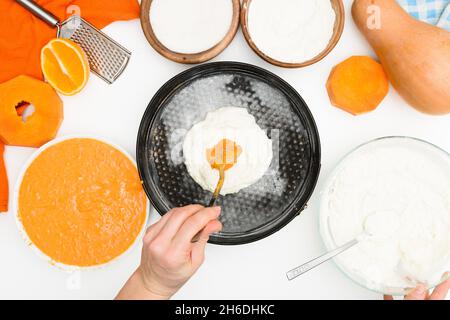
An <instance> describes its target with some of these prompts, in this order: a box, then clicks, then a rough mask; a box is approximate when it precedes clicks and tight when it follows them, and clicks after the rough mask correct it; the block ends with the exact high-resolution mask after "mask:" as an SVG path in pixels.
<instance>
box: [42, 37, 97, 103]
mask: <svg viewBox="0 0 450 320" xmlns="http://www.w3.org/2000/svg"><path fill="white" fill-rule="evenodd" d="M41 68H42V73H43V74H44V77H45V79H46V80H47V81H48V83H49V84H50V85H51V86H52V87H53V88H54V89H55V90H56V91H58V92H59V93H61V94H63V95H66V96H71V95H74V94H76V93H78V92H80V91H81V90H82V89H83V88H84V87H85V85H86V83H87V81H88V78H89V63H88V60H87V57H86V54H85V53H84V51H83V49H81V47H80V46H79V45H78V44H76V43H75V42H73V41H71V40H68V39H60V38H56V39H52V40H50V41H49V43H47V44H46V45H45V46H44V47H43V48H42V50H41Z"/></svg>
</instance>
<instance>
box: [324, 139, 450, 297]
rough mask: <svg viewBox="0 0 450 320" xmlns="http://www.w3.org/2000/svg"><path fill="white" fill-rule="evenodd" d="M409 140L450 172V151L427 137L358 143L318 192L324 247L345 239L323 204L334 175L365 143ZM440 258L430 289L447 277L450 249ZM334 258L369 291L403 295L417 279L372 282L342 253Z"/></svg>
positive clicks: (340, 267)
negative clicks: (337, 236)
mask: <svg viewBox="0 0 450 320" xmlns="http://www.w3.org/2000/svg"><path fill="white" fill-rule="evenodd" d="M408 142H409V143H411V142H414V143H416V144H418V145H420V146H422V147H424V148H428V149H429V150H430V155H431V156H433V152H434V154H435V155H436V159H440V160H441V161H442V163H443V164H444V165H443V168H444V171H445V170H449V172H450V155H449V153H448V152H446V151H445V150H443V149H440V148H439V147H437V146H435V145H433V144H431V143H428V142H426V141H423V140H419V139H415V138H410V137H383V138H379V139H375V140H372V141H370V142H368V143H365V144H363V145H360V146H359V147H357V148H355V149H354V150H352V151H351V152H350V153H348V154H347V155H346V156H345V157H344V158H343V159H342V160H341V161H340V162H339V164H338V165H337V167H336V168H335V169H334V170H333V172H332V173H331V175H330V176H329V177H328V179H327V181H326V183H325V187H324V188H323V191H322V193H321V200H320V213H319V224H320V234H321V237H322V240H323V242H324V244H325V247H326V249H327V250H333V249H335V248H336V247H338V246H340V245H342V244H344V243H337V241H336V240H335V237H334V235H333V232H332V228H331V226H330V217H329V213H328V208H326V206H327V205H328V201H327V200H328V197H327V194H328V192H329V191H330V190H332V189H331V188H333V187H334V186H333V185H334V182H335V178H336V177H337V175H338V174H339V173H340V172H341V170H343V169H344V168H346V166H347V164H348V162H349V161H350V159H352V158H353V157H355V156H356V155H359V154H360V153H361V152H364V150H366V149H367V148H368V147H373V146H374V145H375V146H376V145H377V144H380V143H381V144H383V143H388V144H392V145H398V146H400V147H402V146H403V147H404V146H405V145H407V143H408ZM441 157H442V158H441ZM447 161H448V162H447ZM446 162H447V164H448V166H447V164H446ZM448 214H449V215H450V209H449V210H448ZM400 228H401V227H400ZM356 246H358V245H356ZM352 249H354V248H351V249H349V251H351V250H352ZM442 260H443V263H442V264H439V267H438V268H437V269H438V270H435V271H434V272H433V274H432V275H429V276H428V277H427V280H426V281H425V283H424V284H425V285H426V286H427V287H428V288H429V289H431V288H433V287H435V286H437V285H439V284H440V283H442V282H444V281H445V280H447V279H448V278H449V277H450V276H449V275H448V274H447V275H446V276H445V277H443V274H444V273H445V272H446V271H449V270H450V252H448V253H447V255H445V256H444V257H443V259H442ZM333 261H334V262H335V263H336V265H337V266H338V268H339V269H340V270H341V271H342V272H343V273H344V274H345V275H346V276H347V277H349V278H350V279H351V280H353V281H354V282H356V283H358V284H359V285H361V286H363V287H365V288H367V289H369V290H372V291H375V292H378V293H381V294H386V295H395V296H401V295H406V294H407V293H408V292H409V291H410V290H411V288H412V287H414V286H415V285H416V284H418V282H419V281H417V280H415V279H410V278H405V279H408V280H407V281H408V282H409V283H410V285H405V286H388V285H386V284H383V283H379V282H374V281H373V280H370V279H368V278H365V277H364V275H362V274H360V273H357V271H355V270H352V269H351V268H350V267H348V263H344V262H343V259H342V256H337V257H335V258H334V259H333ZM445 261H446V262H445ZM405 282H406V280H405ZM422 282H423V281H422Z"/></svg>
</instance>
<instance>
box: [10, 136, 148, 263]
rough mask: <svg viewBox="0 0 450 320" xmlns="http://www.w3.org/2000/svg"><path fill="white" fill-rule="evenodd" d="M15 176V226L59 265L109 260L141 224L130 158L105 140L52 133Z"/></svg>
mask: <svg viewBox="0 0 450 320" xmlns="http://www.w3.org/2000/svg"><path fill="white" fill-rule="evenodd" d="M18 181H19V182H18V184H17V187H16V190H15V208H16V220H17V225H18V227H19V230H20V231H21V233H22V235H23V236H24V238H25V240H26V242H27V243H28V244H29V245H30V246H31V247H32V248H33V249H35V251H36V252H37V253H38V254H39V255H40V256H42V257H44V258H45V259H46V260H47V261H49V262H50V263H51V264H53V265H56V266H59V267H62V268H63V269H73V268H91V267H99V266H104V265H105V264H109V263H110V262H112V261H113V260H115V259H117V258H118V257H120V256H122V255H123V254H124V253H125V252H127V251H128V250H129V249H131V247H132V246H133V245H134V244H135V243H136V242H137V241H136V240H137V239H138V238H140V237H141V236H142V233H143V231H144V228H145V225H146V223H147V216H148V208H149V205H148V200H147V197H146V195H145V192H144V190H143V188H142V184H141V180H140V178H139V174H138V171H137V168H136V163H135V161H134V160H133V158H132V157H131V156H129V155H128V154H127V153H126V152H125V151H124V150H123V149H121V148H120V147H119V146H117V145H114V144H111V143H109V142H106V141H104V140H99V139H96V138H89V137H66V138H60V139H56V140H54V141H52V142H50V143H48V144H46V145H44V146H43V147H42V148H40V149H39V150H38V151H37V152H36V153H35V154H34V155H33V156H32V157H31V159H30V160H29V161H28V163H27V164H26V165H25V167H24V169H23V171H22V173H21V175H20V177H19V180H18Z"/></svg>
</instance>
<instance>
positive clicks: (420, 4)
mask: <svg viewBox="0 0 450 320" xmlns="http://www.w3.org/2000/svg"><path fill="white" fill-rule="evenodd" d="M397 2H398V3H399V4H400V5H401V6H402V7H403V8H404V9H405V10H406V11H407V12H408V13H409V14H410V15H412V16H413V17H415V18H416V19H419V20H421V21H425V22H428V23H430V24H433V25H436V26H438V27H441V28H443V29H446V30H448V31H450V0H397Z"/></svg>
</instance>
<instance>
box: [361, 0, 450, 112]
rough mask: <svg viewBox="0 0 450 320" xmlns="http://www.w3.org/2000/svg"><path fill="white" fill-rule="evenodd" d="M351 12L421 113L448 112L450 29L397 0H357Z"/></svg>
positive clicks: (398, 85) (398, 87) (389, 72)
mask: <svg viewBox="0 0 450 320" xmlns="http://www.w3.org/2000/svg"><path fill="white" fill-rule="evenodd" d="M352 15H353V19H354V21H355V23H356V25H357V27H358V28H359V30H360V31H361V32H362V33H363V35H364V36H365V37H366V39H367V40H368V42H369V43H370V45H371V46H372V48H373V49H374V50H375V52H376V54H377V55H378V58H379V59H380V62H381V64H382V65H383V67H384V70H385V71H386V73H387V75H388V78H389V80H390V81H391V83H392V85H393V87H394V88H395V89H396V90H397V91H398V93H399V94H400V95H401V96H402V97H403V98H404V99H405V100H406V101H407V102H408V103H409V104H410V105H411V106H413V107H414V108H416V109H417V110H419V111H421V112H424V113H427V114H432V115H443V114H447V113H450V32H448V31H445V30H443V29H440V28H438V27H435V26H432V25H430V24H427V23H424V22H421V21H419V20H416V19H414V18H413V17H411V16H410V15H409V14H408V13H407V12H406V11H404V10H403V8H402V7H400V6H399V5H398V4H397V2H396V1H395V0H355V1H354V2H353V7H352Z"/></svg>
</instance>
